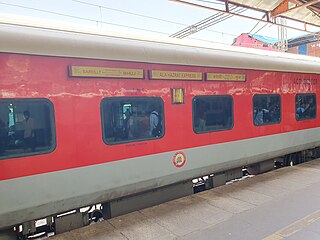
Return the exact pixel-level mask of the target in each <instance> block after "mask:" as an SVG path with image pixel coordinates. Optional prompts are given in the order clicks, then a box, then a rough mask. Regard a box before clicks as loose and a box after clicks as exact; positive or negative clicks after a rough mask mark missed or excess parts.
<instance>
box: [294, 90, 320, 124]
mask: <svg viewBox="0 0 320 240" xmlns="http://www.w3.org/2000/svg"><path fill="white" fill-rule="evenodd" d="M316 110H317V101H316V95H315V94H297V95H296V119H297V120H308V119H314V118H316Z"/></svg>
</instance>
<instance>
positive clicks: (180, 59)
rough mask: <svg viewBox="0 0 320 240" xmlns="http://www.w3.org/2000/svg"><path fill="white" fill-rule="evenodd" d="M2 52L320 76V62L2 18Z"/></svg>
mask: <svg viewBox="0 0 320 240" xmlns="http://www.w3.org/2000/svg"><path fill="white" fill-rule="evenodd" d="M0 35H1V38H0V52H6V53H22V54H35V55H45V56H61V57H77V58H92V59H108V60H120V61H134V62H151V63H162V64H179V65H191V66H208V67H224V68H240V69H253V70H270V71H284V72H302V73H317V74H319V73H320V59H319V58H315V57H309V56H302V55H296V54H288V53H282V52H273V51H265V50H258V49H249V48H242V47H234V46H227V45H220V44H212V43H202V42H201V43H200V42H196V41H189V40H180V39H172V38H158V37H157V38H152V37H148V36H139V37H137V36H133V35H129V34H118V33H112V32H107V31H105V30H102V29H93V28H92V29H84V28H81V29H79V28H76V27H71V26H66V25H57V24H53V23H52V22H43V21H42V20H34V21H26V19H24V18H19V17H15V18H14V20H13V19H12V18H11V17H7V16H3V15H2V16H0Z"/></svg>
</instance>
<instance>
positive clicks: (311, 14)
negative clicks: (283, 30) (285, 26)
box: [229, 0, 320, 26]
mask: <svg viewBox="0 0 320 240" xmlns="http://www.w3.org/2000/svg"><path fill="white" fill-rule="evenodd" d="M231 2H234V3H235V4H240V5H245V6H248V7H251V8H254V9H256V8H257V9H261V10H265V11H267V12H269V13H270V17H271V18H275V17H278V16H281V17H285V18H286V17H287V18H290V19H294V20H299V21H302V22H305V23H309V24H315V25H318V26H320V0H278V1H270V0H262V1H261V0H233V1H229V3H231Z"/></svg>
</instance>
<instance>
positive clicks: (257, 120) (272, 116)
mask: <svg viewBox="0 0 320 240" xmlns="http://www.w3.org/2000/svg"><path fill="white" fill-rule="evenodd" d="M280 120H281V100H280V95H278V94H271V95H270V94H258V95H254V97H253V123H254V125H256V126H261V125H267V124H276V123H280Z"/></svg>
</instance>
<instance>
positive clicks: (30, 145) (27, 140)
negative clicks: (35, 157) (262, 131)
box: [23, 111, 35, 152]
mask: <svg viewBox="0 0 320 240" xmlns="http://www.w3.org/2000/svg"><path fill="white" fill-rule="evenodd" d="M23 116H24V121H23V130H24V132H23V145H24V151H27V150H28V149H31V152H34V151H35V134H34V120H33V118H31V117H30V112H29V111H24V112H23Z"/></svg>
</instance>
